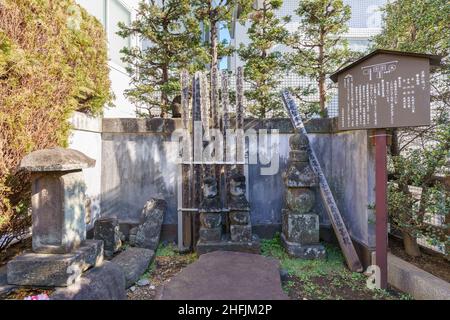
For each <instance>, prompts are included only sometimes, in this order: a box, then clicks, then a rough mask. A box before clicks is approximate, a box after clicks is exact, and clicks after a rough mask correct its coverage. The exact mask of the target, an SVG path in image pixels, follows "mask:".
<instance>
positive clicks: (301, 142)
mask: <svg viewBox="0 0 450 320" xmlns="http://www.w3.org/2000/svg"><path fill="white" fill-rule="evenodd" d="M307 144H308V138H307V136H306V135H303V134H300V133H296V134H294V135H293V136H291V137H290V139H289V145H290V147H291V152H290V155H291V156H292V157H291V158H290V159H289V162H288V168H287V170H286V173H285V185H286V204H285V208H286V209H284V210H282V235H281V239H282V243H283V245H284V247H285V249H286V251H287V252H288V254H289V255H291V256H294V257H297V258H301V259H319V258H324V257H325V248H324V247H323V246H322V245H320V244H319V235H320V229H319V226H320V222H319V215H318V214H316V213H314V212H313V210H314V208H315V207H316V197H315V190H314V187H316V186H317V176H316V175H315V173H314V172H313V170H312V168H311V166H310V164H309V158H308V157H307V155H308V152H307ZM302 154H303V155H302Z"/></svg>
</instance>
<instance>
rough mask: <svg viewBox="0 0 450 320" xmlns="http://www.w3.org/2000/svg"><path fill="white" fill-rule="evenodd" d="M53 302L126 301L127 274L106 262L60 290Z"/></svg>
mask: <svg viewBox="0 0 450 320" xmlns="http://www.w3.org/2000/svg"><path fill="white" fill-rule="evenodd" d="M50 299H51V300H125V299H126V293H125V274H124V272H123V270H122V268H121V267H120V266H119V265H117V264H115V263H112V262H109V261H105V262H103V264H102V265H101V266H98V267H95V268H93V269H91V270H89V271H88V272H86V273H85V274H83V276H82V277H81V279H80V280H79V281H78V282H76V283H75V284H72V285H71V286H69V287H66V288H58V289H57V290H56V291H55V292H54V293H53V294H52V295H51V296H50Z"/></svg>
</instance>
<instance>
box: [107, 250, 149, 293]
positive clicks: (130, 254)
mask: <svg viewBox="0 0 450 320" xmlns="http://www.w3.org/2000/svg"><path fill="white" fill-rule="evenodd" d="M154 256H155V252H154V251H153V250H150V249H145V248H133V247H128V248H127V249H126V250H125V251H123V252H121V253H119V254H118V255H117V256H115V257H114V258H113V259H112V260H111V262H112V263H115V264H117V265H118V266H119V267H121V268H122V270H123V272H124V274H125V282H126V287H127V288H128V287H131V286H132V285H133V284H134V283H135V282H136V281H138V280H139V278H140V277H141V276H142V275H143V274H144V272H145V271H146V270H147V268H148V266H149V265H150V263H151V262H152V260H153V258H154Z"/></svg>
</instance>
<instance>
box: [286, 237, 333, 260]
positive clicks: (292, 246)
mask: <svg viewBox="0 0 450 320" xmlns="http://www.w3.org/2000/svg"><path fill="white" fill-rule="evenodd" d="M281 241H282V243H283V246H284V248H285V249H286V251H287V253H288V254H289V255H290V256H293V257H295V258H299V259H306V260H310V259H325V258H326V251H325V247H324V246H323V245H321V244H305V245H301V244H298V243H295V242H289V241H287V240H286V237H285V236H284V234H281Z"/></svg>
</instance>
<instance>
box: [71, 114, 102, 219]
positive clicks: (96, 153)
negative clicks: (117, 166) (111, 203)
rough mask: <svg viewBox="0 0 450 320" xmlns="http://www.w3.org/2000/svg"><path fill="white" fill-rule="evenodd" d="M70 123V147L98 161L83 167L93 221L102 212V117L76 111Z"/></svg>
mask: <svg viewBox="0 0 450 320" xmlns="http://www.w3.org/2000/svg"><path fill="white" fill-rule="evenodd" d="M70 123H71V124H72V127H73V130H72V131H71V133H70V136H69V148H71V149H75V150H78V151H80V152H83V153H84V154H85V155H87V156H88V157H90V158H92V159H95V161H96V162H95V167H93V168H88V169H83V174H84V178H85V182H86V185H87V191H86V195H87V196H88V197H89V199H90V200H91V206H90V212H91V222H92V221H93V220H94V218H95V217H98V216H99V215H100V212H101V208H100V195H101V174H102V166H101V163H102V133H101V131H102V119H101V118H100V117H89V116H87V115H86V114H84V113H81V112H75V113H74V114H73V115H72V117H71V119H70ZM91 224H92V223H91ZM88 227H90V226H88Z"/></svg>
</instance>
